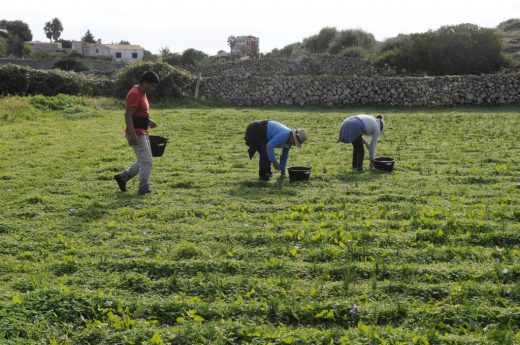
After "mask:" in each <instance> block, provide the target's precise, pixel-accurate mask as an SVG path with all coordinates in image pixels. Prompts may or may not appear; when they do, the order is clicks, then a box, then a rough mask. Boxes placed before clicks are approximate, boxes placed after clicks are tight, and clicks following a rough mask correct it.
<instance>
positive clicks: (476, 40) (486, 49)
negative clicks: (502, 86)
mask: <svg viewBox="0 0 520 345" xmlns="http://www.w3.org/2000/svg"><path fill="white" fill-rule="evenodd" d="M501 50H502V44H501V41H500V37H499V36H498V34H497V33H496V32H495V31H494V30H492V29H485V28H480V27H478V26H476V25H473V24H460V25H456V26H443V27H441V28H440V29H439V30H437V31H428V32H426V33H420V34H412V35H409V36H404V35H401V36H400V37H398V38H396V39H393V40H392V41H390V42H389V43H384V44H383V45H382V49H381V55H380V56H379V57H378V58H377V60H376V64H378V65H384V64H386V63H388V64H390V65H392V66H394V67H396V68H406V69H408V70H411V71H417V70H423V71H427V72H429V73H430V74H432V75H450V74H480V73H490V72H495V71H497V70H499V69H500V68H501V67H507V66H508V65H509V62H508V61H507V60H506V59H505V57H504V55H503V54H502V53H501Z"/></svg>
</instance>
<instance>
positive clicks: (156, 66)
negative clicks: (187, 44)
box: [115, 62, 195, 100]
mask: <svg viewBox="0 0 520 345" xmlns="http://www.w3.org/2000/svg"><path fill="white" fill-rule="evenodd" d="M149 70H150V71H154V72H155V73H157V75H158V76H159V78H160V80H161V82H160V83H159V85H158V86H157V89H156V90H155V92H153V93H151V94H150V99H155V100H168V99H175V98H180V97H182V96H183V95H184V94H185V93H187V92H188V93H189V92H191V88H192V87H193V85H194V83H195V76H193V75H192V74H191V73H189V72H188V71H186V70H184V69H182V68H178V67H173V66H171V65H169V64H167V63H153V62H137V63H134V64H131V65H128V66H126V67H125V68H123V69H121V70H120V71H119V72H118V73H117V75H116V78H115V95H116V96H117V97H121V98H123V97H125V96H126V94H127V93H128V90H130V88H131V87H132V86H133V85H135V84H137V83H139V78H140V77H141V75H142V74H143V73H144V72H145V71H149Z"/></svg>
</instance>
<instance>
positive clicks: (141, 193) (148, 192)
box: [137, 188, 152, 195]
mask: <svg viewBox="0 0 520 345" xmlns="http://www.w3.org/2000/svg"><path fill="white" fill-rule="evenodd" d="M150 193H152V191H151V190H150V189H149V188H147V189H139V191H138V192H137V194H139V195H145V194H150Z"/></svg>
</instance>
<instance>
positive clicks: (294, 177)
mask: <svg viewBox="0 0 520 345" xmlns="http://www.w3.org/2000/svg"><path fill="white" fill-rule="evenodd" d="M287 170H288V171H289V181H307V180H309V176H311V170H312V168H311V167H289V168H288V169H287Z"/></svg>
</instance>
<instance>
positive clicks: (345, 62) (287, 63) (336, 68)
mask: <svg viewBox="0 0 520 345" xmlns="http://www.w3.org/2000/svg"><path fill="white" fill-rule="evenodd" d="M187 70H189V71H190V72H191V73H193V74H195V75H197V76H198V75H202V77H223V76H229V77H231V76H264V77H271V76H277V75H278V76H280V75H283V76H297V75H323V74H327V75H340V76H347V75H349V76H358V77H373V76H398V75H403V73H406V72H404V71H403V72H397V71H395V70H394V69H392V68H378V67H375V66H374V65H372V64H371V63H369V62H368V61H366V60H362V59H355V58H347V57H343V58H340V57H335V56H330V55H311V56H308V57H304V58H301V59H261V60H246V61H241V62H239V61H237V62H227V63H223V64H214V65H203V66H189V67H187Z"/></svg>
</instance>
